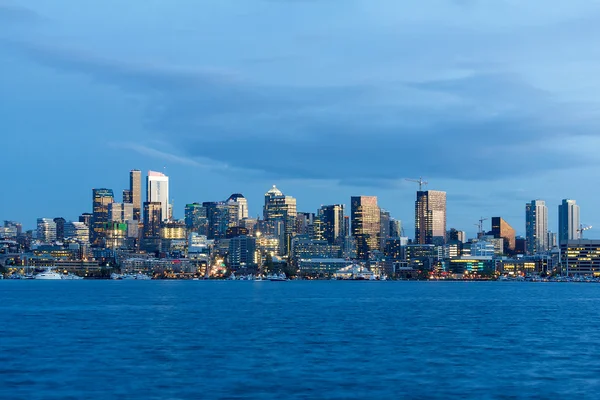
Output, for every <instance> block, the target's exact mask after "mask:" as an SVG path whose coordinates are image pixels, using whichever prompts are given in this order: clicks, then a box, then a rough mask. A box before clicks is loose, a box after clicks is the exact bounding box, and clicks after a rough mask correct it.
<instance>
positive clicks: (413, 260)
mask: <svg viewBox="0 0 600 400" xmlns="http://www.w3.org/2000/svg"><path fill="white" fill-rule="evenodd" d="M404 250H405V258H406V261H407V262H408V265H410V266H412V267H414V268H423V269H432V268H433V266H434V265H435V264H436V262H437V261H438V260H439V258H440V254H439V251H438V246H436V245H434V244H409V245H406V246H405V249H404Z"/></svg>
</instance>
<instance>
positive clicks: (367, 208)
mask: <svg viewBox="0 0 600 400" xmlns="http://www.w3.org/2000/svg"><path fill="white" fill-rule="evenodd" d="M350 220H351V224H352V236H353V237H354V239H355V240H356V255H357V258H359V259H361V260H368V259H369V255H370V253H371V252H372V251H374V250H377V249H379V246H380V242H379V235H380V233H381V224H380V222H381V211H380V209H379V206H378V205H377V197H376V196H352V197H351V198H350Z"/></svg>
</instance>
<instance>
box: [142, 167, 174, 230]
mask: <svg viewBox="0 0 600 400" xmlns="http://www.w3.org/2000/svg"><path fill="white" fill-rule="evenodd" d="M146 202H148V203H160V205H161V216H162V218H163V219H168V218H169V177H168V176H166V175H165V174H163V173H160V172H156V171H148V177H147V180H146Z"/></svg>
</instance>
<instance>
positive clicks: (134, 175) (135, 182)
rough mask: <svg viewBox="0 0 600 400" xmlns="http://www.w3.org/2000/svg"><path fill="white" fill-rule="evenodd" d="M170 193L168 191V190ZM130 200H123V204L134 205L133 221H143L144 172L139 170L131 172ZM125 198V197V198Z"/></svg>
mask: <svg viewBox="0 0 600 400" xmlns="http://www.w3.org/2000/svg"><path fill="white" fill-rule="evenodd" d="M167 192H168V190H167ZM128 196H129V198H128V200H130V201H125V198H123V203H131V204H133V219H134V220H135V221H141V220H142V216H141V212H142V171H140V170H138V169H133V170H131V171H130V172H129V195H128ZM123 197H125V196H123Z"/></svg>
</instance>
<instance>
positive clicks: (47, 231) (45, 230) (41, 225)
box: [37, 218, 56, 243]
mask: <svg viewBox="0 0 600 400" xmlns="http://www.w3.org/2000/svg"><path fill="white" fill-rule="evenodd" d="M37 239H38V240H39V241H40V242H42V243H52V242H54V241H55V240H56V222H54V220H52V219H50V218H38V220H37Z"/></svg>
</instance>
